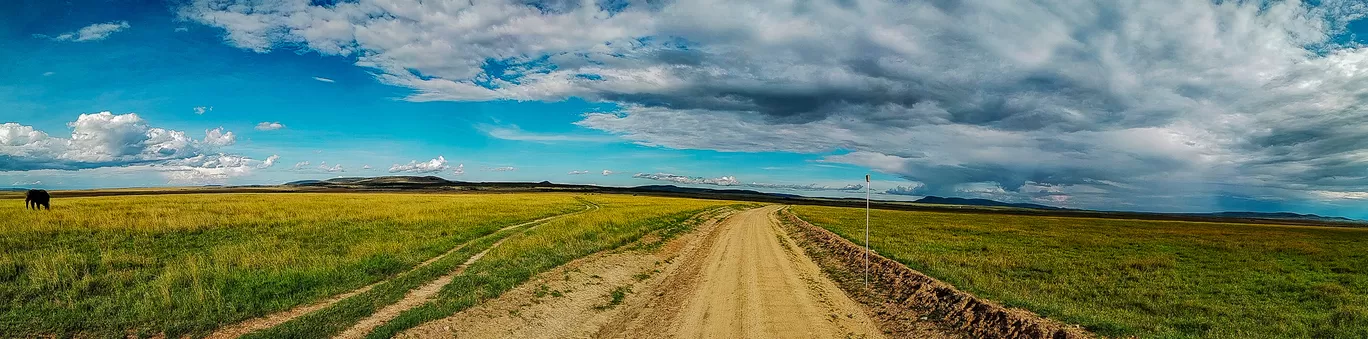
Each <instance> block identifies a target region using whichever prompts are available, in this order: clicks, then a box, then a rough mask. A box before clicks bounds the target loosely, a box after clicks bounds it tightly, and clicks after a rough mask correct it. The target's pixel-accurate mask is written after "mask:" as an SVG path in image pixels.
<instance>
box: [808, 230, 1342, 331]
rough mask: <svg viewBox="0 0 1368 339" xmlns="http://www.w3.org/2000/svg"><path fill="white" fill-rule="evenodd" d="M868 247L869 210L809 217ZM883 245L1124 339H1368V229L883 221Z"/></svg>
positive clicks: (948, 277)
mask: <svg viewBox="0 0 1368 339" xmlns="http://www.w3.org/2000/svg"><path fill="white" fill-rule="evenodd" d="M793 211H794V212H795V213H797V214H798V215H799V216H800V217H802V218H803V219H805V220H807V221H809V222H811V223H813V224H815V225H818V226H821V227H824V228H826V229H828V230H831V231H833V232H835V233H837V234H839V235H841V236H842V237H845V238H847V239H850V240H852V241H855V242H857V243H860V242H863V231H864V217H865V216H864V210H863V209H856V208H835V207H815V206H797V207H794V208H793ZM871 224H872V226H871V229H872V232H871V233H872V235H871V239H870V242H871V247H872V248H873V249H874V250H875V251H877V252H878V253H879V254H882V255H884V256H886V257H889V258H891V259H894V260H897V261H899V262H902V263H904V264H906V265H908V266H909V267H911V268H913V269H916V270H918V271H921V272H923V273H926V274H928V275H930V276H932V277H935V278H938V279H941V280H942V281H945V282H947V283H950V284H953V285H955V286H956V287H958V288H960V289H963V290H966V291H969V292H971V293H974V294H975V295H978V296H980V297H984V298H987V299H990V300H994V301H997V302H1000V303H1003V304H1005V305H1007V306H1012V307H1021V308H1025V309H1029V310H1031V311H1034V312H1036V313H1039V314H1041V315H1045V316H1048V317H1051V318H1056V319H1061V320H1063V321H1065V322H1069V323H1075V324H1080V325H1083V326H1084V327H1085V328H1087V329H1088V330H1091V331H1094V332H1096V333H1098V334H1101V335H1105V336H1111V337H1127V336H1136V337H1141V338H1365V337H1368V230H1365V229H1351V228H1318V227H1299V226H1269V225H1248V224H1221V223H1197V222H1177V221H1143V220H1119V219H1090V218H1058V217H1035V216H1007V215H988V214H955V213H933V212H905V211H883V210H875V211H873V214H872V222H871Z"/></svg>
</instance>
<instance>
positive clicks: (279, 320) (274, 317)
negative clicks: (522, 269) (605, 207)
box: [205, 201, 599, 339]
mask: <svg viewBox="0 0 1368 339" xmlns="http://www.w3.org/2000/svg"><path fill="white" fill-rule="evenodd" d="M581 202H584V203H585V205H584V209H583V210H580V211H575V212H570V213H565V214H558V215H553V216H549V217H545V218H541V219H537V220H532V221H528V222H524V223H520V224H515V225H509V226H504V227H503V228H500V229H498V230H496V231H494V232H491V233H490V234H497V233H499V232H503V231H507V230H512V229H516V228H519V227H524V226H527V225H534V224H539V223H543V222H547V221H550V220H553V219H557V218H562V217H568V216H572V215H576V214H580V213H585V212H589V211H591V210H597V209H598V208H599V206H598V205H597V204H594V203H593V202H589V201H581ZM476 239H479V237H476V238H474V239H471V240H468V241H466V242H464V243H461V244H460V245H456V247H453V248H451V249H450V250H447V251H446V252H444V253H442V254H440V255H437V256H434V257H432V258H428V260H425V261H423V262H421V263H419V264H418V265H416V266H413V268H410V269H409V270H408V271H404V272H403V273H399V274H395V275H392V276H390V277H391V279H392V278H393V277H398V276H402V275H404V274H408V273H410V272H413V271H416V270H418V269H420V268H423V267H426V266H428V265H431V264H432V263H434V262H437V260H440V259H442V258H445V257H446V256H448V255H451V254H452V253H456V251H460V250H461V249H464V248H466V246H469V245H470V244H471V243H473V242H474V241H475V240H476ZM504 239H507V238H504ZM499 242H503V240H499ZM495 246H498V243H495ZM490 248H493V247H490ZM485 251H488V250H487V249H486V250H485ZM483 255H484V252H480V254H478V255H476V257H479V256H483ZM472 258H475V257H472ZM469 263H470V261H467V263H465V264H462V265H461V266H460V268H458V269H464V268H465V266H466V265H467V264H469ZM444 277H445V276H444ZM439 279H440V278H439ZM389 281H390V279H384V280H380V281H377V282H374V283H371V284H370V285H366V286H364V287H361V288H358V289H354V290H351V291H348V292H346V293H342V294H338V295H335V296H332V297H330V298H328V299H325V300H323V301H320V302H317V303H313V304H309V305H304V306H299V307H295V308H292V309H289V310H285V311H281V312H276V313H273V314H270V315H267V316H263V317H259V318H253V319H248V320H246V321H243V322H240V323H237V324H233V325H229V326H226V327H222V328H220V329H218V330H216V331H214V333H211V334H209V335H208V336H207V337H205V338H208V339H230V338H237V337H241V336H243V335H246V334H248V333H252V332H256V331H260V330H265V329H268V328H272V327H275V326H278V325H280V324H284V323H286V322H289V321H290V320H294V319H295V318H299V317H302V316H304V315H306V314H309V313H313V312H314V311H318V310H321V309H324V308H327V307H328V306H332V305H333V304H336V303H338V302H340V301H342V300H345V299H347V298H351V297H353V296H356V295H359V294H361V293H366V292H367V291H370V290H371V289H372V288H375V287H376V286H379V285H380V284H384V283H386V282H389ZM448 282H449V280H448ZM425 287H426V286H425ZM406 298H407V297H406ZM362 335H363V336H364V334H362Z"/></svg>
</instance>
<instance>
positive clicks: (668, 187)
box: [628, 185, 803, 198]
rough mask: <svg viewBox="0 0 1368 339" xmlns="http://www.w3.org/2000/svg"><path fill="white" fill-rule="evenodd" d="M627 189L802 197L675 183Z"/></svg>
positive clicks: (789, 195)
mask: <svg viewBox="0 0 1368 339" xmlns="http://www.w3.org/2000/svg"><path fill="white" fill-rule="evenodd" d="M628 190H631V191H639V192H669V193H689V194H741V195H762V196H770V197H780V198H802V197H803V196H801V195H793V194H780V193H765V192H757V191H752V190H738V189H712V188H693V187H679V186H675V185H646V186H637V187H632V188H629V189H628Z"/></svg>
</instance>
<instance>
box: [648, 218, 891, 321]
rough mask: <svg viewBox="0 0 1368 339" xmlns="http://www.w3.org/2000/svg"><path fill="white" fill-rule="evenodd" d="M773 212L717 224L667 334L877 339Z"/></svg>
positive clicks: (853, 305) (857, 308) (861, 311)
mask: <svg viewBox="0 0 1368 339" xmlns="http://www.w3.org/2000/svg"><path fill="white" fill-rule="evenodd" d="M779 208H780V207H779V206H769V207H763V208H758V209H753V210H749V211H745V212H741V213H739V214H737V215H735V216H733V217H732V218H731V219H729V220H728V221H727V222H726V223H724V224H723V227H722V229H721V230H720V231H721V232H722V233H721V234H720V236H719V237H718V238H717V241H718V242H717V243H716V244H715V245H714V246H712V248H711V251H709V252H708V253H707V256H706V259H705V263H706V264H705V265H704V269H703V272H701V277H702V279H701V280H702V281H701V282H700V284H699V286H697V288H696V289H695V291H694V293H692V295H691V296H690V297H689V298H688V299H687V300H685V302H684V304H683V305H684V308H683V310H684V312H683V314H680V315H679V319H678V321H677V322H676V323H675V324H674V325H675V326H673V328H672V330H673V332H674V333H675V334H676V335H677V336H679V337H685V338H836V337H847V336H859V335H865V334H871V335H872V334H875V333H877V332H878V330H877V329H875V326H873V325H872V323H871V322H870V320H869V318H868V317H867V316H866V315H865V313H864V308H863V307H861V306H860V305H858V304H856V303H855V302H854V301H852V300H850V298H848V297H846V295H845V294H844V293H843V292H841V290H840V289H839V288H838V287H836V285H835V284H834V283H832V282H831V280H829V279H827V278H826V277H825V276H824V275H822V272H821V270H820V269H819V268H818V267H817V264H815V263H813V261H812V260H811V259H809V258H808V257H807V256H806V255H805V254H803V251H802V250H801V249H799V248H798V247H797V246H795V245H794V244H793V241H792V240H791V239H789V238H788V236H787V235H785V234H784V233H783V231H782V230H781V229H780V228H779V226H778V225H777V224H776V221H775V220H774V213H775V212H776V211H778V210H779Z"/></svg>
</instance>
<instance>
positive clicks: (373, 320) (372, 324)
mask: <svg viewBox="0 0 1368 339" xmlns="http://www.w3.org/2000/svg"><path fill="white" fill-rule="evenodd" d="M586 207H587V208H586V209H585V210H583V211H579V212H575V213H570V214H563V215H560V216H557V217H561V216H571V215H575V214H580V213H585V212H590V211H594V210H598V209H599V206H598V205H597V204H594V203H592V202H590V203H589V205H588V206H586ZM528 224H531V223H528ZM524 225H526V224H524ZM537 226H541V224H536V225H533V226H532V227H528V228H526V229H523V230H522V231H519V232H518V233H516V234H510V235H509V236H507V237H504V238H503V239H499V241H496V242H494V244H491V245H489V248H486V249H484V250H483V251H480V253H476V254H475V255H474V256H471V257H470V259H466V261H465V262H463V263H461V265H460V266H456V269H453V270H451V273H447V274H446V275H443V276H441V277H438V278H437V279H435V280H433V281H431V282H429V283H427V284H425V285H423V286H421V287H418V288H416V289H413V290H410V291H409V293H408V294H406V295H404V298H403V299H400V300H399V301H397V302H395V303H393V304H390V305H389V306H385V308H382V309H380V310H379V311H376V312H375V313H373V314H371V315H370V316H369V317H366V318H365V319H362V320H361V321H358V322H357V323H356V324H355V325H352V327H351V328H348V329H347V330H346V331H343V332H342V333H341V334H338V335H337V336H335V337H334V338H344V339H356V338H365V337H366V335H367V334H370V332H371V331H373V330H375V328H377V327H380V326H381V325H384V324H385V323H387V322H389V321H390V320H392V319H394V318H395V317H398V316H399V314H402V313H403V312H404V311H407V310H410V309H413V308H414V307H418V306H420V305H423V304H425V303H427V302H428V301H430V300H432V298H433V297H434V296H436V295H437V293H439V292H441V291H442V287H445V286H446V285H447V284H450V283H451V281H452V280H453V279H455V278H456V276H458V275H461V274H462V273H465V269H466V267H469V266H470V264H473V263H475V262H476V261H478V260H480V258H483V257H484V256H485V254H488V253H489V251H490V250H493V249H495V248H498V247H499V245H501V244H503V242H504V241H508V239H511V238H513V237H515V236H518V235H520V234H523V233H526V232H527V231H531V230H532V229H535V228H537Z"/></svg>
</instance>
